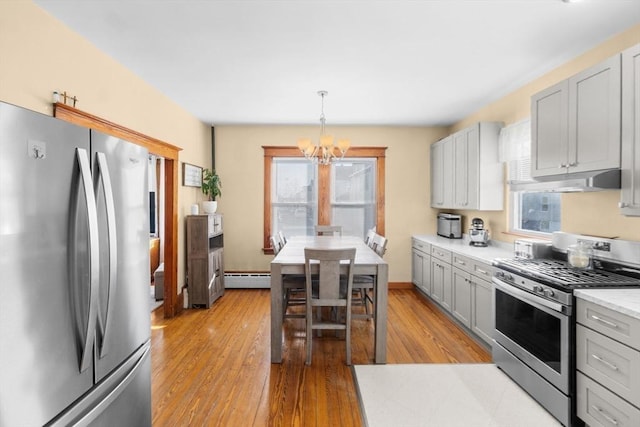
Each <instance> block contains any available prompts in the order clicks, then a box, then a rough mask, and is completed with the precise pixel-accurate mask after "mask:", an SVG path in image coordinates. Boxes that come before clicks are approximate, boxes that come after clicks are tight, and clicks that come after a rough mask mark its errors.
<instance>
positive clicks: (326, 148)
mask: <svg viewBox="0 0 640 427" xmlns="http://www.w3.org/2000/svg"><path fill="white" fill-rule="evenodd" d="M328 94H329V92H327V91H326V90H319V91H318V95H320V97H321V98H322V107H321V108H322V110H321V114H320V140H319V142H318V144H313V143H312V142H311V140H310V139H308V138H301V139H299V140H298V148H299V149H300V151H302V154H304V157H305V158H306V159H307V160H310V161H312V162H314V163H319V164H321V165H328V164H329V163H331V162H333V161H335V160H339V159H342V158H343V157H344V155H345V153H346V152H347V150H348V149H349V146H350V145H351V142H350V141H349V140H348V139H339V140H338V141H337V143H336V144H334V142H333V136H332V135H327V134H325V131H324V126H325V122H326V119H325V117H324V97H325V96H327V95H328Z"/></svg>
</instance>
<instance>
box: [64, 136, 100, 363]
mask: <svg viewBox="0 0 640 427" xmlns="http://www.w3.org/2000/svg"><path fill="white" fill-rule="evenodd" d="M76 160H77V162H78V166H79V169H80V180H81V183H82V188H83V189H84V194H85V202H86V206H85V207H86V210H87V222H88V244H89V247H88V249H89V251H88V252H89V295H88V297H89V312H88V314H87V320H86V324H87V327H86V330H85V331H84V340H82V341H84V342H83V343H82V355H81V358H80V372H84V371H86V370H87V369H88V368H89V366H90V365H91V363H92V360H93V357H92V356H93V342H94V340H95V330H96V310H97V305H98V285H99V280H100V276H99V273H100V259H99V248H100V247H99V244H98V210H97V208H96V203H95V200H96V198H95V193H94V191H93V185H92V184H93V179H92V177H91V167H90V165H89V154H88V153H87V150H85V149H83V148H76ZM77 197H78V194H77V190H76V192H73V193H72V199H73V200H75V201H77ZM72 205H73V206H74V209H75V207H76V206H77V204H76V203H72ZM76 217H77V211H74V212H73V214H72V215H71V216H70V221H71V224H70V227H69V230H70V232H71V233H73V231H72V230H75V221H76ZM69 242H70V245H71V248H70V254H71V256H73V257H75V255H76V253H77V248H76V236H75V235H71V236H69ZM69 267H70V269H72V271H71V272H70V277H71V278H72V280H78V278H77V277H76V271H77V268H78V266H77V265H76V264H75V262H74V261H71V262H70V265H69ZM77 289H78V288H77V286H75V287H74V290H75V291H76V292H77ZM78 303H80V302H79V301H78V300H76V301H75V304H78ZM75 310H76V313H82V311H83V310H82V309H81V307H75Z"/></svg>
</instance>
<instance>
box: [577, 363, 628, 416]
mask: <svg viewBox="0 0 640 427" xmlns="http://www.w3.org/2000/svg"><path fill="white" fill-rule="evenodd" d="M576 407H577V408H576V409H577V413H578V417H580V419H581V420H582V421H584V422H586V423H587V424H588V425H589V426H591V427H596V426H606V427H632V426H637V425H638V424H637V422H638V420H640V410H638V409H637V408H634V407H633V406H632V405H630V404H629V403H627V402H625V401H624V400H623V399H621V398H620V397H618V396H616V395H615V394H613V393H611V392H610V391H609V390H607V389H606V388H604V387H602V386H601V385H600V384H598V383H596V382H595V381H593V380H591V379H590V378H589V377H587V376H586V375H584V374H582V373H580V372H578V373H577V375H576Z"/></svg>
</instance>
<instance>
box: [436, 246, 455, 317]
mask: <svg viewBox="0 0 640 427" xmlns="http://www.w3.org/2000/svg"><path fill="white" fill-rule="evenodd" d="M451 289H452V286H451V251H448V250H446V249H442V248H440V247H438V246H433V245H431V298H432V299H433V300H434V301H436V302H437V303H438V304H440V305H441V306H442V307H444V308H445V309H446V310H447V311H451V298H452V296H451Z"/></svg>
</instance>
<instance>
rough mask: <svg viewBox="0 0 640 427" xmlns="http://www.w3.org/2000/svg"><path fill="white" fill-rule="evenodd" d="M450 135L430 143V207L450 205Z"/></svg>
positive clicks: (451, 149) (451, 164) (451, 150)
mask: <svg viewBox="0 0 640 427" xmlns="http://www.w3.org/2000/svg"><path fill="white" fill-rule="evenodd" d="M450 141H451V137H448V138H445V139H443V140H442V141H439V142H436V143H435V144H432V145H431V207H434V208H447V207H451V205H452V192H451V190H452V180H453V170H452V166H453V158H452V155H453V148H452V145H451V144H450Z"/></svg>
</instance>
